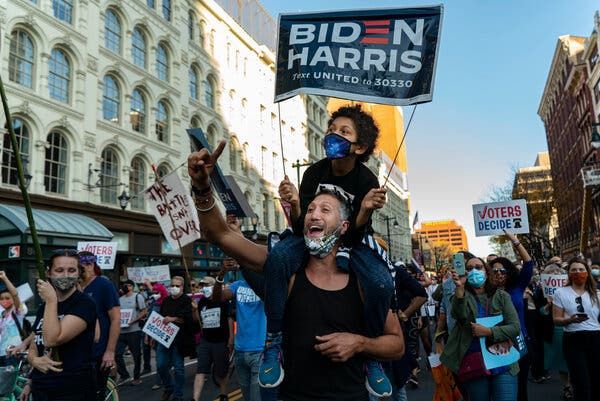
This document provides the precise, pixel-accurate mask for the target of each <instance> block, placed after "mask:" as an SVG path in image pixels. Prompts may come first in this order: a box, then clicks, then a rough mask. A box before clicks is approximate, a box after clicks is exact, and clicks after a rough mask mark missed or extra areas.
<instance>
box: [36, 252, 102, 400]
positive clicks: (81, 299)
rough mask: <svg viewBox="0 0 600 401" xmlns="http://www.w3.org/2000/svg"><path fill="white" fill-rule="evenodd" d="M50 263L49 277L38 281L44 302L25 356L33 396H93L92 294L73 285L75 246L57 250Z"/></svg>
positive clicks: (76, 264)
mask: <svg viewBox="0 0 600 401" xmlns="http://www.w3.org/2000/svg"><path fill="white" fill-rule="evenodd" d="M48 265H49V267H48V270H47V271H46V276H47V278H48V281H44V280H38V282H37V290H38V293H39V295H40V298H42V301H43V303H42V305H41V306H40V308H39V309H38V313H37V317H36V320H35V323H34V324H33V330H34V333H35V338H34V341H33V342H32V343H31V346H30V347H29V355H28V357H27V358H28V360H29V363H30V364H31V366H32V367H33V368H34V369H33V371H32V373H31V383H32V385H31V387H32V388H31V393H32V396H33V401H51V400H69V401H95V400H96V392H95V390H96V385H95V382H96V375H95V372H94V358H93V352H92V346H93V343H94V334H95V327H96V320H97V312H96V304H95V303H94V301H93V300H92V298H90V297H89V296H88V295H86V294H84V293H82V292H81V291H79V290H78V289H77V286H76V284H77V280H78V279H79V275H80V269H79V258H78V256H77V250H75V249H60V250H57V251H55V252H54V253H53V254H52V256H51V257H50V261H49V263H48ZM59 316H60V319H59ZM26 391H29V389H27V390H26Z"/></svg>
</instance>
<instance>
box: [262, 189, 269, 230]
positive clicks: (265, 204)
mask: <svg viewBox="0 0 600 401" xmlns="http://www.w3.org/2000/svg"><path fill="white" fill-rule="evenodd" d="M260 198H261V201H262V210H263V227H264V228H265V229H267V227H268V225H269V195H267V194H262V195H261V197H260Z"/></svg>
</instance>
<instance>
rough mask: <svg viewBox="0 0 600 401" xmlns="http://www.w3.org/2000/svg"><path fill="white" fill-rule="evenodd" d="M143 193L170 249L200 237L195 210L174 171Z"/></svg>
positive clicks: (177, 247) (192, 202) (190, 198)
mask: <svg viewBox="0 0 600 401" xmlns="http://www.w3.org/2000/svg"><path fill="white" fill-rule="evenodd" d="M144 197H145V198H146V199H148V203H149V205H150V210H152V213H153V214H154V216H155V217H156V220H157V221H158V223H159V224H160V228H161V229H162V232H163V234H164V235H165V237H166V238H167V240H168V241H169V244H171V247H173V249H179V246H180V245H181V246H184V245H187V244H189V243H191V242H194V241H195V240H197V239H199V238H200V222H199V221H198V212H197V211H196V207H195V205H194V201H193V200H192V197H191V196H190V194H189V191H188V190H187V189H186V188H185V187H184V186H183V183H182V182H181V178H180V177H179V175H177V172H176V171H173V172H172V173H170V174H167V175H165V176H164V177H163V178H162V179H161V180H160V181H158V182H156V183H154V184H152V185H151V186H150V187H148V188H147V189H146V190H144Z"/></svg>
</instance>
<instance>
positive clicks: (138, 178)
mask: <svg viewBox="0 0 600 401" xmlns="http://www.w3.org/2000/svg"><path fill="white" fill-rule="evenodd" d="M145 188H146V167H145V164H144V161H143V160H142V158H140V157H134V158H133V160H131V172H130V173H129V191H130V195H131V196H132V198H131V208H132V209H143V208H144V195H143V194H142V193H141V192H142V191H143V190H144V189H145Z"/></svg>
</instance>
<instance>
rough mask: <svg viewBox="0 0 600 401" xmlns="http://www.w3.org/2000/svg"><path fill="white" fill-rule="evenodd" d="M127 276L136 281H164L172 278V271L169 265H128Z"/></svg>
mask: <svg viewBox="0 0 600 401" xmlns="http://www.w3.org/2000/svg"><path fill="white" fill-rule="evenodd" d="M127 277H129V279H130V280H133V281H134V282H135V283H144V282H146V280H150V281H152V282H155V281H156V282H163V281H169V280H171V273H170V272H169V265H158V266H142V267H128V268H127Z"/></svg>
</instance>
